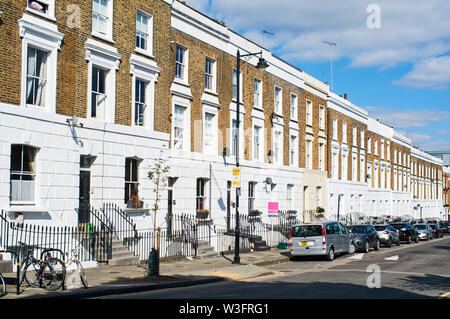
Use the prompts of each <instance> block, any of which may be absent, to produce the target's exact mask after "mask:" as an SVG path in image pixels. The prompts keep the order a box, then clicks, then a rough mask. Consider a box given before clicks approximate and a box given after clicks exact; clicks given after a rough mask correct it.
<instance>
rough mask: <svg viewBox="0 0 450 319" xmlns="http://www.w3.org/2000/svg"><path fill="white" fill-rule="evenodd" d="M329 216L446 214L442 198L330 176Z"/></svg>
mask: <svg viewBox="0 0 450 319" xmlns="http://www.w3.org/2000/svg"><path fill="white" fill-rule="evenodd" d="M328 189H329V197H328V205H329V218H330V219H337V218H338V213H339V219H342V218H344V217H343V216H346V215H356V214H359V215H364V216H366V217H368V218H372V219H373V218H379V217H383V216H391V217H402V216H408V217H410V218H413V219H426V218H440V219H444V218H445V211H444V207H443V205H442V200H439V199H435V200H427V199H414V198H413V196H412V194H411V193H410V192H395V191H392V190H389V189H373V188H370V187H368V186H367V184H365V183H360V182H348V181H341V180H334V179H330V180H329V186H328Z"/></svg>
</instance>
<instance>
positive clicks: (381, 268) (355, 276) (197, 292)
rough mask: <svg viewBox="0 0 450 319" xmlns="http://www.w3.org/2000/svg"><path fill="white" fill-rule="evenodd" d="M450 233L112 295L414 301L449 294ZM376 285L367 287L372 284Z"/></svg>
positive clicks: (128, 296)
mask: <svg viewBox="0 0 450 319" xmlns="http://www.w3.org/2000/svg"><path fill="white" fill-rule="evenodd" d="M449 265H450V236H448V235H447V236H446V237H445V238H443V239H435V240H432V241H429V242H420V243H419V244H415V243H412V244H410V245H407V244H402V245H401V246H400V247H396V246H393V247H392V248H382V249H381V250H380V251H373V250H371V251H370V252H369V253H368V254H359V253H355V254H354V255H342V256H339V257H337V258H336V259H335V260H334V261H333V262H327V261H324V260H323V259H321V258H302V259H298V260H296V261H291V262H288V263H283V264H277V265H272V266H268V267H267V268H268V270H271V271H275V272H276V273H277V275H276V276H270V277H267V278H264V277H261V278H257V279H253V280H251V281H250V280H246V281H225V282H219V283H215V284H208V285H200V286H194V287H189V288H176V289H165V290H158V291H151V292H141V293H133V294H126V295H114V296H107V298H108V299H109V298H113V299H186V298H189V299H297V298H301V299H309V298H314V299H325V298H332V299H335V298H339V299H342V298H344V299H351V298H357V299H361V298H364V299H365V298H368V299H377V298H383V299H399V298H401V299H413V298H421V299H423V298H433V299H436V298H439V297H441V298H445V296H449V295H450V267H449ZM368 285H369V286H371V287H373V288H369V286H368Z"/></svg>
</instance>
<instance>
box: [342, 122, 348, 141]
mask: <svg viewBox="0 0 450 319" xmlns="http://www.w3.org/2000/svg"><path fill="white" fill-rule="evenodd" d="M342 143H344V144H347V122H345V121H342Z"/></svg>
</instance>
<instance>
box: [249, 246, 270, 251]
mask: <svg viewBox="0 0 450 319" xmlns="http://www.w3.org/2000/svg"><path fill="white" fill-rule="evenodd" d="M253 250H254V251H266V250H270V247H269V246H258V247H254V248H253Z"/></svg>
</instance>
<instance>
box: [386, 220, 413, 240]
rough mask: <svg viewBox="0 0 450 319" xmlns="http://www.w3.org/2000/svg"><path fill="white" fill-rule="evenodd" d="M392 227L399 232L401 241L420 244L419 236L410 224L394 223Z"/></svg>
mask: <svg viewBox="0 0 450 319" xmlns="http://www.w3.org/2000/svg"><path fill="white" fill-rule="evenodd" d="M390 225H391V226H392V227H394V228H395V229H397V230H398V231H399V235H400V240H401V241H406V242H407V243H408V244H410V243H411V242H412V241H415V242H416V243H418V242H419V234H418V232H417V230H416V229H415V228H414V227H413V226H412V225H411V224H410V223H392V224H390Z"/></svg>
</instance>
